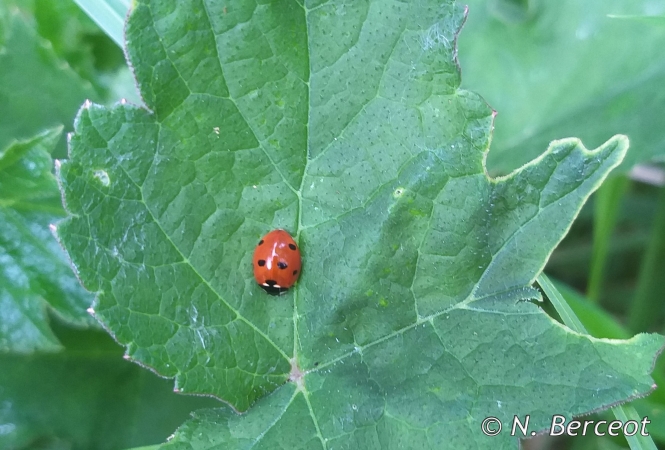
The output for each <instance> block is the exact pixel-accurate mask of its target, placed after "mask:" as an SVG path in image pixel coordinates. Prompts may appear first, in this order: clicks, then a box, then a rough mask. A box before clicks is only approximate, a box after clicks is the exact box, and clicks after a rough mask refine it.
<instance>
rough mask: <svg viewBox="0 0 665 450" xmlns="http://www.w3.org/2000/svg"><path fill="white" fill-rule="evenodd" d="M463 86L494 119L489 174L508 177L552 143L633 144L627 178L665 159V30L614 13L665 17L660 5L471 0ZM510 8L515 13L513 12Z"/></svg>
mask: <svg viewBox="0 0 665 450" xmlns="http://www.w3.org/2000/svg"><path fill="white" fill-rule="evenodd" d="M466 3H468V4H469V11H470V14H469V23H468V24H467V30H466V32H465V33H464V34H463V37H462V38H461V39H460V59H461V61H462V67H464V83H463V84H464V86H465V87H466V88H468V89H473V90H476V91H478V92H479V93H481V94H482V95H483V97H484V98H486V99H487V101H488V102H489V103H490V104H491V105H492V107H493V108H494V109H496V110H497V111H498V113H499V114H498V116H497V123H496V125H497V127H496V133H495V136H494V138H493V141H492V152H490V154H489V157H488V167H489V169H490V170H491V171H492V172H503V173H506V172H507V171H510V170H512V169H514V168H516V167H518V166H520V165H521V164H523V163H525V162H527V161H529V160H530V159H531V158H533V157H535V156H537V155H538V153H539V152H540V151H541V150H540V149H542V148H543V147H545V146H546V145H547V144H548V143H549V142H550V141H551V140H552V139H560V138H562V137H566V136H577V137H579V138H581V139H582V140H583V141H584V142H586V143H587V144H591V145H594V146H595V145H600V144H601V143H602V142H604V141H605V140H606V139H607V138H608V136H611V135H612V134H615V133H624V134H627V135H628V137H629V138H630V141H631V149H630V151H629V152H628V154H627V156H626V158H625V160H624V162H623V164H622V165H621V169H622V170H630V168H631V167H632V166H633V165H634V164H635V163H639V162H645V161H648V160H650V159H652V158H659V159H663V158H665V116H664V115H663V114H662V111H663V110H664V109H665V91H664V90H663V89H662V87H661V86H663V85H665V63H664V61H663V58H662V49H663V47H665V27H662V26H659V24H658V23H657V22H655V21H654V22H649V21H640V20H620V19H616V18H611V17H609V15H611V14H639V15H643V14H649V15H657V14H661V15H662V14H663V13H665V4H664V3H663V2H662V1H661V0H638V1H632V2H625V1H621V0H588V1H584V2H579V1H576V0H563V1H557V2H550V1H543V0H530V1H528V2H521V3H522V4H523V5H524V6H525V8H524V9H523V10H521V11H519V10H518V11H516V10H515V9H514V6H515V4H516V3H517V2H509V1H500V0H490V1H486V0H469V1H468V2H466ZM510 6H513V9H511V8H510Z"/></svg>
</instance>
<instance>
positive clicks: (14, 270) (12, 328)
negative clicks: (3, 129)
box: [0, 128, 94, 352]
mask: <svg viewBox="0 0 665 450" xmlns="http://www.w3.org/2000/svg"><path fill="white" fill-rule="evenodd" d="M61 132H62V128H57V129H52V130H49V131H46V132H44V133H42V134H40V135H38V136H36V137H34V138H32V139H30V140H28V141H22V142H16V143H14V144H12V145H10V146H9V147H8V148H7V149H6V150H5V151H3V152H2V153H0V223H1V224H2V226H1V227H0V351H14V352H29V351H32V350H36V349H39V350H56V349H58V348H59V343H58V340H57V339H56V338H55V336H54V335H53V333H52V332H51V330H50V328H49V325H48V318H47V314H46V309H47V308H46V307H47V306H48V305H50V306H51V307H52V308H53V310H54V311H55V312H56V313H57V314H58V315H60V316H61V317H62V318H63V319H64V320H66V321H67V322H69V323H71V324H74V325H78V326H89V325H91V324H93V323H94V321H93V319H92V318H91V317H90V316H89V315H88V314H87V313H86V311H85V310H86V308H87V307H88V306H89V305H90V303H91V302H92V296H91V295H90V294H89V293H87V292H85V291H84V290H83V288H82V287H81V286H80V285H79V283H78V281H77V280H76V278H75V277H74V275H73V274H72V271H71V269H70V267H69V264H68V263H67V262H66V260H65V256H64V253H63V251H62V249H61V248H60V247H59V246H58V244H57V242H56V241H55V239H53V236H51V233H50V232H49V230H48V225H49V223H52V222H53V221H55V220H56V219H58V218H59V217H62V216H63V215H64V211H63V209H62V204H61V202H60V195H59V192H58V186H57V182H56V179H55V177H54V176H53V174H52V173H51V167H52V164H53V162H52V159H51V154H50V151H51V150H52V149H53V148H54V147H55V144H56V143H57V142H58V140H59V139H60V134H61Z"/></svg>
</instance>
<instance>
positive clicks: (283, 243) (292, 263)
mask: <svg viewBox="0 0 665 450" xmlns="http://www.w3.org/2000/svg"><path fill="white" fill-rule="evenodd" d="M252 265H253V266H254V278H255V279H256V282H257V283H258V284H259V286H261V287H262V288H263V289H264V290H265V291H266V292H267V293H268V294H270V295H281V294H283V293H284V292H286V291H287V290H288V289H289V288H290V287H291V286H293V284H294V283H295V282H296V280H297V279H298V277H299V276H300V266H301V257H300V249H298V245H297V244H296V241H294V240H293V238H292V237H291V235H290V234H289V233H288V232H287V231H285V230H273V231H271V232H270V233H268V234H266V235H265V236H263V238H262V239H261V240H260V241H259V243H258V245H257V246H256V248H255V249H254V258H252Z"/></svg>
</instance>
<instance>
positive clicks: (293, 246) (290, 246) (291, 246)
mask: <svg viewBox="0 0 665 450" xmlns="http://www.w3.org/2000/svg"><path fill="white" fill-rule="evenodd" d="M289 248H290V249H291V250H295V249H296V248H298V247H296V244H289Z"/></svg>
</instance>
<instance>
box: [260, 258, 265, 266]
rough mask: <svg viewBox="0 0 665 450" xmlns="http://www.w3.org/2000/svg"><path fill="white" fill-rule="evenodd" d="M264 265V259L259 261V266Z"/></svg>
mask: <svg viewBox="0 0 665 450" xmlns="http://www.w3.org/2000/svg"><path fill="white" fill-rule="evenodd" d="M265 265H266V260H265V259H259V266H261V267H263V266H265Z"/></svg>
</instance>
